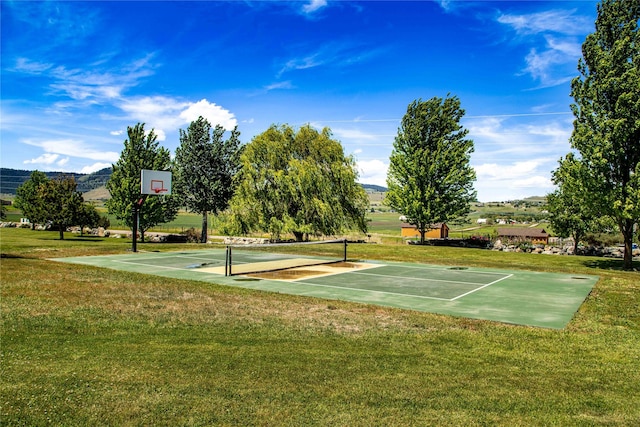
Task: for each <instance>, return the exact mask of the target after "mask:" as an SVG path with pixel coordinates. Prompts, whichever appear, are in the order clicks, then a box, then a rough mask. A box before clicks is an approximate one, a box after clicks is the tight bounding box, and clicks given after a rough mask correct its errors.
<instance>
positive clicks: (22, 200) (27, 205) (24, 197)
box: [14, 171, 49, 224]
mask: <svg viewBox="0 0 640 427" xmlns="http://www.w3.org/2000/svg"><path fill="white" fill-rule="evenodd" d="M47 181H49V178H47V175H46V174H45V173H44V172H40V171H33V172H31V176H30V177H29V179H28V180H27V181H25V182H24V184H22V185H21V186H20V187H18V188H17V189H16V199H15V202H14V206H15V207H16V208H18V209H20V210H21V211H22V215H24V217H25V218H27V219H29V222H31V224H44V223H45V222H46V221H47V218H46V216H47V209H46V207H45V206H44V204H43V202H42V199H41V198H40V194H39V192H38V187H40V185H42V184H44V183H45V182H47Z"/></svg>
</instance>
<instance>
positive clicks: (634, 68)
mask: <svg viewBox="0 0 640 427" xmlns="http://www.w3.org/2000/svg"><path fill="white" fill-rule="evenodd" d="M639 18H640V1H639V0H620V1H618V0H604V1H603V2H602V3H600V4H599V5H598V17H597V19H596V23H595V27H596V30H595V32H594V33H592V34H589V35H588V36H587V38H586V40H585V42H584V44H583V45H582V55H583V59H581V60H580V62H579V65H578V70H579V71H580V74H581V76H579V77H577V78H576V79H574V80H573V82H572V84H571V95H572V96H573V98H574V100H575V103H574V104H573V105H572V106H571V108H572V110H573V113H574V115H575V120H574V130H573V134H572V135H571V146H572V148H573V149H575V150H576V151H577V153H579V155H578V156H577V158H578V159H579V161H580V162H581V167H580V168H575V169H576V170H583V169H586V170H587V173H586V174H584V176H585V177H586V178H585V179H583V181H582V182H583V186H584V187H583V192H584V193H585V194H588V195H589V197H588V199H589V200H588V203H589V205H590V206H591V207H592V208H593V212H594V214H595V215H597V216H608V217H611V218H613V219H614V220H615V222H616V223H617V224H618V227H619V229H620V232H621V233H622V236H623V238H624V245H625V252H624V266H625V268H627V269H630V268H632V262H633V258H632V250H631V249H632V241H633V231H634V226H635V224H637V223H638V221H639V219H640V34H639V33H638V19H639Z"/></svg>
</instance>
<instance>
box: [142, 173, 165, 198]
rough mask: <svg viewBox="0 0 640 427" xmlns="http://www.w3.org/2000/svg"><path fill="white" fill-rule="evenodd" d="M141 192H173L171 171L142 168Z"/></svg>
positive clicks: (151, 193) (163, 193) (159, 193)
mask: <svg viewBox="0 0 640 427" xmlns="http://www.w3.org/2000/svg"><path fill="white" fill-rule="evenodd" d="M140 182H141V186H140V194H149V195H155V196H159V195H169V194H171V172H167V171H153V170H148V169H142V171H141V173H140Z"/></svg>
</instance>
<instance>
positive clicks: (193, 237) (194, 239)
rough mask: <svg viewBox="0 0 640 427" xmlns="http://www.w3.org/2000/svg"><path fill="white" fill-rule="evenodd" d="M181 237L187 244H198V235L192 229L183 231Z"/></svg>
mask: <svg viewBox="0 0 640 427" xmlns="http://www.w3.org/2000/svg"><path fill="white" fill-rule="evenodd" d="M182 235H183V236H185V238H186V239H187V243H200V233H199V232H198V231H196V229H195V228H193V227H191V228H189V229H187V230H186V231H183V232H182Z"/></svg>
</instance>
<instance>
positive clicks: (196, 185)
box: [172, 117, 241, 243]
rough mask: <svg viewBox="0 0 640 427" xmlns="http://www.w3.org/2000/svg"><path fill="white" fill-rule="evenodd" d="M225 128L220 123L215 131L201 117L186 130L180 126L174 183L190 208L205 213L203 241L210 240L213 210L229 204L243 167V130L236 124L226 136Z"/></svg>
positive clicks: (177, 193) (215, 210) (201, 239)
mask: <svg viewBox="0 0 640 427" xmlns="http://www.w3.org/2000/svg"><path fill="white" fill-rule="evenodd" d="M224 132H225V130H224V128H223V127H222V126H220V125H216V127H215V128H214V129H213V132H212V131H211V124H210V123H209V122H208V121H207V120H206V119H204V118H202V117H199V118H198V119H197V120H196V121H193V122H191V124H190V125H189V127H188V128H187V130H186V131H183V130H182V129H180V146H179V147H178V148H177V149H176V157H175V160H174V168H173V183H172V186H173V189H174V192H175V193H176V195H177V196H178V197H179V198H180V201H181V203H182V204H184V205H185V206H186V207H187V209H189V210H190V211H191V212H195V213H199V214H201V215H202V234H201V236H200V241H201V242H202V243H206V242H207V223H208V214H209V212H211V213H213V214H214V215H216V214H217V213H218V212H220V211H222V210H224V209H226V208H227V206H228V205H229V200H231V197H232V196H233V193H234V189H235V185H234V180H233V177H234V176H235V175H236V173H238V171H239V170H240V152H241V150H240V140H239V139H238V138H239V137H240V132H238V128H237V127H236V128H234V129H233V130H232V131H231V133H230V135H229V138H228V139H226V140H225V139H224V138H223V137H224Z"/></svg>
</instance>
